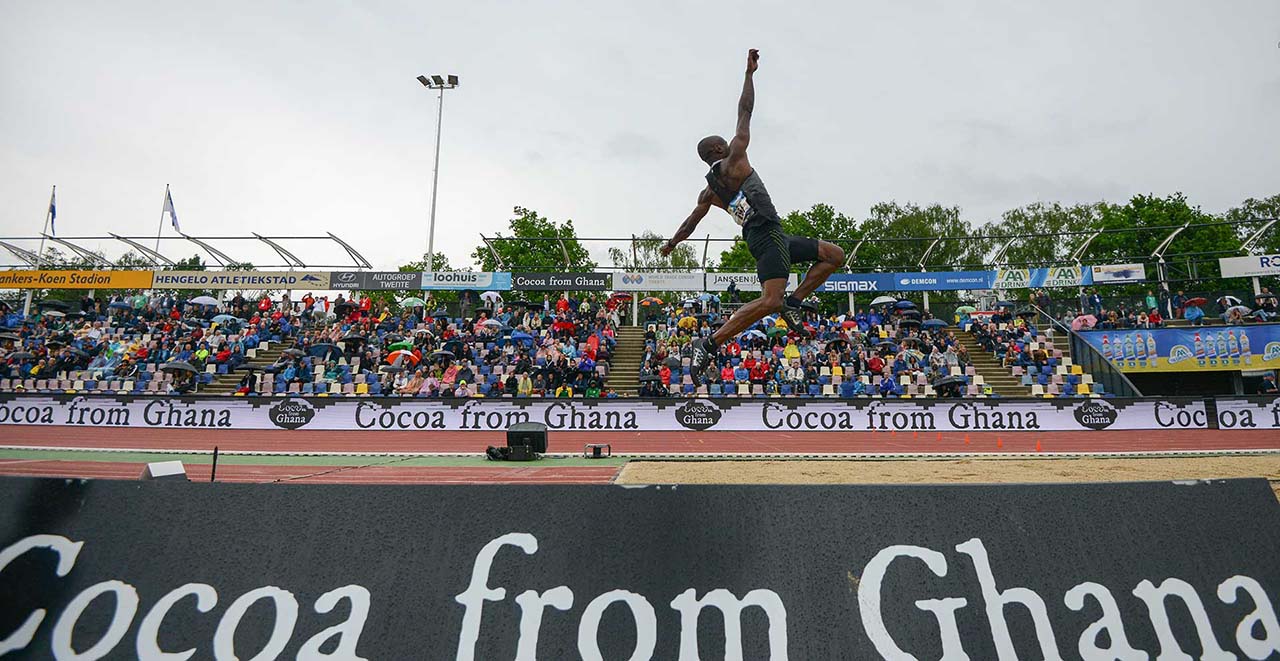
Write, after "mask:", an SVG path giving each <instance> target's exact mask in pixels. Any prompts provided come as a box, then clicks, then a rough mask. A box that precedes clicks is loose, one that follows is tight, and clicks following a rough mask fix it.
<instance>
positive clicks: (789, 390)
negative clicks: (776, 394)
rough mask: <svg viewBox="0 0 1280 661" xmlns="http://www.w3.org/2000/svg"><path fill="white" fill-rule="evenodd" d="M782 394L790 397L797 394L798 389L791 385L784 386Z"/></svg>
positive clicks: (785, 384)
mask: <svg viewBox="0 0 1280 661" xmlns="http://www.w3.org/2000/svg"><path fill="white" fill-rule="evenodd" d="M781 392H782V394H783V395H786V396H790V395H794V394H796V389H795V388H792V387H791V384H790V383H784V384H782V388H781Z"/></svg>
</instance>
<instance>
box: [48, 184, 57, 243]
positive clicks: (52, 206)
mask: <svg viewBox="0 0 1280 661" xmlns="http://www.w3.org/2000/svg"><path fill="white" fill-rule="evenodd" d="M57 197H58V187H57V186H54V187H53V192H52V193H49V233H50V234H52V235H54V236H57V235H58V228H57V227H56V226H55V224H54V221H56V220H57V219H58V202H57Z"/></svg>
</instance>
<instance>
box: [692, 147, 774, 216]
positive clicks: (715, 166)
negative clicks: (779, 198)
mask: <svg viewBox="0 0 1280 661" xmlns="http://www.w3.org/2000/svg"><path fill="white" fill-rule="evenodd" d="M722 163H724V161H723V160H719V161H716V162H715V163H712V164H711V170H710V171H709V172H707V185H708V186H710V187H711V192H713V193H715V194H716V196H717V197H719V198H720V200H721V201H722V202H724V204H725V207H726V209H725V211H728V212H729V215H730V216H733V220H734V222H736V223H738V224H739V225H741V226H742V227H743V228H744V229H745V228H746V227H747V225H749V224H753V223H768V222H774V223H781V222H782V220H781V219H780V218H779V217H778V210H777V209H775V208H774V207H773V200H772V199H770V198H769V191H767V190H765V188H764V182H762V181H760V175H758V174H756V171H755V170H754V169H752V170H751V174H749V175H747V178H746V179H744V180H743V181H742V186H740V187H739V188H738V190H736V191H735V190H733V189H732V188H729V187H728V186H725V185H724V183H723V182H722V181H721V179H720V165H721V164H722Z"/></svg>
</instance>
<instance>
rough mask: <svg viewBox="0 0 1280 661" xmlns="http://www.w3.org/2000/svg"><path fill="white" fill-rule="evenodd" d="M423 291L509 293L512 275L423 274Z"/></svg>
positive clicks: (480, 272) (468, 273) (470, 272)
mask: <svg viewBox="0 0 1280 661" xmlns="http://www.w3.org/2000/svg"><path fill="white" fill-rule="evenodd" d="M422 288H423V289H454V290H457V289H485V290H494V291H507V290H509V289H511V274H510V273H501V272H499V273H488V272H483V271H437V272H435V273H423V274H422Z"/></svg>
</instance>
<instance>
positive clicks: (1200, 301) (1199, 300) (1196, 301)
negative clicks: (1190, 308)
mask: <svg viewBox="0 0 1280 661" xmlns="http://www.w3.org/2000/svg"><path fill="white" fill-rule="evenodd" d="M1208 302H1209V301H1208V300H1207V299H1205V297H1203V296H1196V297H1195V298H1188V299H1187V305H1194V306H1196V307H1199V306H1201V305H1204V304H1205V303H1208Z"/></svg>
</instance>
